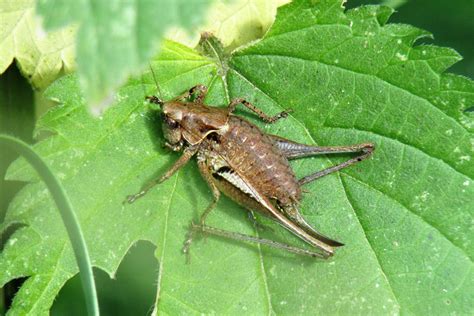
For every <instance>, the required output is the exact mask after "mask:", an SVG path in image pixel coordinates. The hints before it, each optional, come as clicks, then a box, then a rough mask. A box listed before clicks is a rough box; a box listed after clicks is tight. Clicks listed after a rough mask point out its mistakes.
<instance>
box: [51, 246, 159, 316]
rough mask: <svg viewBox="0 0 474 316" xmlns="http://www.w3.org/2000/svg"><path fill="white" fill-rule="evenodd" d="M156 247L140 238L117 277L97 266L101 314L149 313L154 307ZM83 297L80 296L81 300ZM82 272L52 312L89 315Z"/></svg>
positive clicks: (156, 270)
mask: <svg viewBox="0 0 474 316" xmlns="http://www.w3.org/2000/svg"><path fill="white" fill-rule="evenodd" d="M155 249H156V247H155V246H154V245H153V244H152V243H150V242H147V241H139V242H137V243H136V244H135V245H134V246H132V247H131V248H130V250H129V251H128V253H127V254H126V255H125V257H124V259H123V261H122V263H121V264H120V266H119V268H118V271H117V274H116V275H115V279H111V278H110V277H109V275H108V274H107V273H106V272H104V271H102V270H100V269H97V268H94V276H95V280H96V286H97V293H98V296H99V297H98V299H99V307H100V313H101V314H102V315H149V314H150V313H151V311H152V309H153V303H154V300H155V293H156V280H157V277H158V261H157V260H156V258H155V256H154V252H155ZM79 297H80V299H79ZM86 314H87V310H86V305H85V301H84V295H83V294H82V287H81V282H80V278H79V275H78V274H77V275H75V276H74V277H73V278H72V279H70V280H69V281H68V282H66V284H65V285H64V287H63V288H62V290H61V291H60V292H59V295H58V297H57V298H56V300H55V302H54V305H53V307H52V308H51V315H86Z"/></svg>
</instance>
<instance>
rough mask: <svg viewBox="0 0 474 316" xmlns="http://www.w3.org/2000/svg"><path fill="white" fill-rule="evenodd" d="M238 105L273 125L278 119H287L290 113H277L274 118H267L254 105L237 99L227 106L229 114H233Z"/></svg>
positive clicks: (267, 116)
mask: <svg viewBox="0 0 474 316" xmlns="http://www.w3.org/2000/svg"><path fill="white" fill-rule="evenodd" d="M239 104H242V105H244V106H245V107H246V108H247V109H249V110H251V111H252V112H254V113H255V114H257V115H258V117H259V118H261V119H262V120H264V121H265V122H267V123H275V122H276V121H278V120H279V119H281V118H285V117H287V116H288V113H289V112H290V111H283V112H280V113H278V114H276V115H274V116H269V115H267V114H265V112H263V111H262V110H260V109H259V108H257V107H256V106H255V105H253V104H252V103H250V102H248V101H246V100H245V99H243V98H237V99H234V100H232V102H230V103H229V105H228V109H229V113H232V112H234V110H235V108H236V107H237V105H239Z"/></svg>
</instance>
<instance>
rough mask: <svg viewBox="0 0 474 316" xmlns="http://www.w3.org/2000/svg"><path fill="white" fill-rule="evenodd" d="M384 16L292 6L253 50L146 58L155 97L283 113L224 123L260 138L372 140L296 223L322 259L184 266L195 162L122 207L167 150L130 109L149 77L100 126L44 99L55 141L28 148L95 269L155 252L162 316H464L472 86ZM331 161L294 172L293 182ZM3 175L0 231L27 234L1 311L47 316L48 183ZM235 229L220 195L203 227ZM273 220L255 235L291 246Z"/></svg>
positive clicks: (243, 248)
mask: <svg viewBox="0 0 474 316" xmlns="http://www.w3.org/2000/svg"><path fill="white" fill-rule="evenodd" d="M391 13H392V11H391V10H390V9H388V8H386V7H377V6H370V7H362V8H359V9H355V10H351V11H348V12H346V13H344V12H343V8H342V7H341V1H336V0H325V1H318V2H316V3H315V4H313V2H312V1H302V0H301V1H295V2H294V3H292V4H290V5H287V6H284V7H281V8H280V9H279V11H278V15H277V19H276V21H275V23H274V25H273V26H272V28H271V29H270V31H269V32H268V33H267V34H266V36H265V37H264V38H263V39H262V40H261V41H259V42H257V43H255V44H254V45H252V46H249V47H247V48H244V49H241V50H238V51H237V52H236V53H234V55H232V56H212V55H211V56H209V57H203V56H201V55H199V54H198V53H196V52H194V51H193V50H191V49H188V48H186V47H184V46H181V45H179V44H175V43H172V42H166V43H165V44H164V46H163V48H162V52H161V54H160V56H158V58H156V59H155V60H154V61H153V63H152V66H153V68H154V73H155V74H156V78H157V81H158V82H159V83H160V88H161V90H162V91H163V93H164V97H165V98H171V97H173V96H176V95H178V94H179V93H181V92H183V91H185V90H186V89H188V88H189V87H191V86H193V85H195V84H197V83H202V84H206V85H208V86H209V94H208V97H207V98H206V103H208V104H212V105H220V106H222V105H224V104H227V103H228V101H229V99H231V98H235V97H245V98H246V99H247V100H249V101H251V102H253V103H254V104H256V105H258V107H259V108H261V109H262V110H264V111H265V112H266V113H269V114H274V113H277V112H279V111H281V110H282V109H288V108H290V109H292V110H293V112H292V115H291V116H290V117H289V118H288V119H286V120H284V121H279V122H278V123H276V124H274V125H264V124H262V123H261V122H258V121H257V120H255V119H254V117H253V116H252V115H250V114H248V113H247V112H246V111H245V110H241V111H240V112H239V111H238V113H239V114H240V115H244V116H246V117H248V118H250V119H251V120H253V121H254V122H256V123H257V124H258V125H259V126H261V127H262V129H263V130H264V131H266V132H269V133H274V134H278V135H280V136H283V137H288V138H290V139H293V140H296V141H301V142H306V143H316V144H320V145H344V144H352V143H360V142H367V141H371V142H374V143H375V144H376V145H377V149H376V152H375V154H374V156H373V159H371V160H369V161H365V162H363V163H361V164H359V165H357V166H356V167H352V168H349V169H347V170H344V171H342V172H340V173H338V174H333V175H330V176H327V177H325V178H323V179H321V180H319V181H317V182H315V183H312V184H310V185H308V186H306V187H305V189H307V190H308V191H309V193H306V194H305V196H304V199H303V201H302V203H301V209H302V212H303V214H304V216H305V217H306V218H307V219H308V221H309V222H310V223H312V224H313V225H314V226H315V227H317V228H318V229H319V230H321V231H322V232H324V233H325V234H327V235H329V236H331V237H333V238H335V239H337V240H341V241H342V242H344V243H345V244H346V246H344V247H342V248H340V249H339V250H338V251H337V253H336V255H335V256H334V257H333V258H331V259H330V260H328V261H318V260H314V259H311V258H305V257H298V256H295V255H291V254H286V253H282V252H281V251H277V250H274V249H268V248H265V247H263V246H262V247H259V246H255V245H242V244H239V243H234V242H229V241H227V240H222V239H216V238H211V237H209V238H207V239H206V242H204V241H203V240H196V241H195V242H194V244H193V245H192V248H191V264H189V265H187V264H186V263H185V262H186V260H185V256H184V255H183V254H182V253H181V248H182V245H183V242H184V240H185V235H186V232H187V228H188V225H189V223H190V221H191V220H193V219H194V220H196V219H197V218H198V217H199V214H201V213H202V211H203V210H204V209H205V207H206V206H207V205H208V203H209V202H210V201H211V193H210V192H209V189H208V188H207V186H206V184H205V182H204V181H203V180H202V179H201V177H200V176H199V173H198V171H197V168H196V166H195V163H194V162H192V163H189V164H188V165H187V166H186V167H184V168H183V169H182V170H180V171H179V172H178V174H177V175H175V176H174V177H172V178H171V179H170V180H168V181H166V182H165V183H163V184H161V185H160V186H158V187H156V188H155V189H154V190H152V192H150V193H149V194H148V195H147V196H146V197H144V198H143V199H141V200H139V201H137V202H136V203H135V204H132V205H127V206H123V205H122V201H123V200H124V199H125V197H126V195H128V194H131V193H134V192H136V191H137V190H139V188H140V187H141V186H142V185H143V184H144V183H146V182H147V181H148V180H150V179H151V178H153V177H154V176H156V175H157V174H161V173H162V172H163V171H164V170H166V168H168V167H169V166H170V165H171V164H172V162H173V161H175V160H176V159H177V157H178V155H179V154H177V153H170V152H168V151H166V150H164V149H163V148H162V147H161V142H162V140H163V137H162V134H161V131H160V122H159V118H158V117H156V115H155V114H153V112H150V111H147V104H146V102H144V95H146V94H150V93H153V91H156V88H155V85H154V81H153V76H152V75H151V74H150V73H147V74H145V75H144V76H143V78H142V79H135V80H132V81H130V82H129V83H128V84H127V85H126V86H125V87H123V88H122V89H121V90H120V91H119V93H118V94H117V96H116V97H115V102H116V106H114V107H112V108H111V109H109V110H108V111H107V112H106V113H105V114H104V115H103V117H100V118H96V119H94V118H91V117H90V116H88V114H87V111H86V110H85V109H84V107H83V103H84V100H83V98H82V96H81V94H80V92H79V91H80V90H79V88H78V83H77V79H76V78H75V77H73V76H70V77H66V78H63V79H61V80H60V81H58V82H57V83H56V84H54V85H53V86H52V87H51V88H50V89H49V90H48V95H49V97H51V98H53V99H55V100H58V101H59V102H60V103H61V105H59V106H57V107H55V108H54V109H52V110H51V111H50V112H48V113H47V114H46V115H45V116H44V117H43V118H42V119H41V120H40V121H39V123H38V126H37V129H38V130H49V131H51V132H53V133H54V134H55V135H54V136H52V137H50V138H48V139H45V140H43V141H41V142H40V143H38V144H37V145H36V147H35V149H36V150H37V151H38V152H39V153H40V154H41V155H42V156H43V157H47V160H48V164H49V165H51V166H52V168H53V169H54V170H56V172H57V174H58V176H59V177H60V178H61V182H62V183H63V184H64V186H65V188H66V191H67V192H68V194H69V195H70V197H71V202H72V203H73V205H74V207H75V208H76V209H77V210H78V212H79V214H78V215H79V219H80V222H81V226H82V227H83V228H84V234H85V236H86V239H87V242H88V246H89V247H90V253H91V258H92V261H93V265H94V266H97V267H99V268H101V269H103V270H105V271H107V272H108V273H109V274H110V275H112V276H113V275H114V273H115V271H116V270H117V267H118V265H119V264H120V261H121V259H122V258H123V256H124V255H125V253H126V252H127V250H128V249H129V248H130V247H131V245H133V244H134V243H135V242H136V241H137V240H150V241H152V242H154V243H155V244H156V245H157V251H156V256H157V258H158V260H159V267H158V269H159V277H158V280H155V281H150V282H156V284H157V299H156V307H155V308H156V311H157V312H159V313H160V314H177V313H181V314H184V313H186V314H200V313H206V314H208V313H209V314H210V313H215V314H242V313H248V314H262V313H267V314H269V313H272V314H273V313H276V314H295V313H299V314H315V313H318V314H353V313H358V314H398V313H405V314H407V313H409V314H428V313H430V312H436V313H439V314H451V313H452V314H471V313H472V312H473V311H474V305H473V303H472V299H471V296H472V295H471V293H472V292H473V291H474V289H473V284H474V282H473V281H474V274H473V269H472V268H473V262H472V260H473V257H474V243H473V232H472V227H473V226H472V210H473V209H474V183H473V176H474V165H473V164H472V156H473V152H474V135H473V120H472V118H470V117H468V116H467V115H466V113H465V112H464V109H466V108H468V107H469V106H471V105H472V104H473V103H474V84H473V82H472V81H470V80H468V79H466V78H463V77H457V76H454V75H449V74H444V73H443V71H444V70H445V69H446V68H448V67H449V66H450V65H451V64H453V63H454V62H456V61H457V60H458V59H459V56H458V55H457V54H456V53H455V52H454V51H452V50H449V49H445V48H438V47H434V46H413V45H414V42H415V41H416V39H418V38H420V37H423V36H427V35H428V34H427V33H426V32H424V31H421V30H418V29H415V28H413V27H411V26H408V25H393V24H385V23H386V21H387V19H388V18H389V16H390V14H391ZM209 43H211V41H210V42H209ZM206 51H209V50H206ZM215 51H218V50H217V49H216V50H215ZM216 61H219V62H216ZM223 62H227V64H226V65H222V63H223ZM223 66H224V67H223ZM342 159H343V158H342V157H338V158H335V157H327V158H324V157H318V158H312V159H301V160H297V161H294V162H293V163H292V165H293V167H294V169H295V172H296V173H297V174H298V176H303V175H305V174H308V173H309V172H311V171H313V170H314V171H316V170H320V169H322V168H324V167H327V166H329V165H333V164H335V163H337V162H339V161H341V160H342ZM8 177H9V178H10V179H19V180H24V181H31V183H30V184H29V185H28V186H26V187H25V189H24V190H22V191H21V192H20V193H19V195H18V196H17V197H16V199H15V200H14V201H13V203H12V205H11V206H10V209H9V212H8V214H7V218H6V220H5V223H4V224H3V227H4V228H6V227H8V226H10V225H11V224H12V223H17V222H21V223H25V224H27V225H28V226H27V227H23V228H20V229H19V230H17V231H16V232H15V233H14V234H13V235H12V236H11V238H10V239H9V241H8V242H7V244H6V246H5V249H4V251H3V252H2V254H1V256H0V271H3V273H2V272H0V284H4V283H5V282H7V281H9V280H11V279H14V278H18V277H20V276H28V277H29V278H28V280H27V281H26V282H25V284H24V285H23V286H22V287H21V289H20V290H19V292H18V294H17V296H16V297H15V300H14V303H13V307H12V309H11V313H12V314H23V313H32V314H41V313H47V311H48V309H49V307H50V305H51V303H52V301H53V299H54V297H55V295H56V294H57V293H58V291H59V289H60V288H61V287H62V286H63V284H64V283H65V282H66V281H67V280H68V279H70V278H71V277H72V276H73V275H74V274H75V273H76V272H77V267H76V266H75V264H74V259H73V255H72V251H71V249H70V247H69V246H68V244H67V242H66V240H67V239H66V238H67V237H66V235H65V232H64V230H63V229H62V227H61V225H60V224H59V218H58V215H57V214H56V212H55V210H54V207H53V205H52V201H51V200H50V199H49V197H48V195H47V193H46V192H45V188H44V186H43V185H42V184H41V183H39V182H38V181H37V179H36V178H35V176H34V174H33V173H32V172H31V170H30V169H28V167H27V166H26V165H25V164H24V163H23V162H21V161H18V162H17V163H15V164H14V165H13V166H12V167H11V169H10V170H9V174H8ZM246 218H247V214H246V212H245V211H244V210H243V209H242V208H241V207H240V206H238V205H237V204H235V203H234V202H232V201H230V200H229V199H227V198H223V199H222V200H221V201H220V202H219V205H218V207H217V209H216V210H215V211H214V212H213V213H211V214H210V216H209V220H208V224H209V225H212V226H217V227H220V228H224V229H228V230H233V231H238V232H241V233H248V234H257V232H255V231H254V229H253V226H252V224H251V223H249V221H248V220H247V219H246ZM270 226H271V229H266V230H265V231H263V232H260V231H259V232H258V234H259V235H260V236H262V237H265V238H271V239H276V240H279V241H284V242H288V243H293V244H296V245H301V243H300V242H299V241H298V240H297V239H296V238H295V237H294V236H291V235H290V234H289V233H287V232H286V231H284V230H283V229H281V228H280V227H278V225H274V224H272V225H270Z"/></svg>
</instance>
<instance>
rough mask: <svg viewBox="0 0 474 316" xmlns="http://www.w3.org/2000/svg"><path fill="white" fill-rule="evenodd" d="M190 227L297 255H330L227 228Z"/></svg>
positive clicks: (317, 256) (319, 256) (325, 257)
mask: <svg viewBox="0 0 474 316" xmlns="http://www.w3.org/2000/svg"><path fill="white" fill-rule="evenodd" d="M191 227H192V229H193V230H195V231H200V232H202V233H207V234H211V235H215V236H220V237H224V238H228V239H232V240H237V241H240V242H249V243H256V244H262V245H266V246H269V247H272V248H277V249H281V250H285V251H288V252H291V253H295V254H298V255H305V256H310V257H313V258H323V259H327V258H328V257H330V254H326V253H324V254H323V253H319V252H314V251H311V250H307V249H303V248H298V247H295V246H291V245H287V244H284V243H280V242H277V241H274V240H270V239H264V238H259V237H254V236H250V235H245V234H240V233H236V232H230V231H227V230H222V229H219V228H215V227H211V226H206V225H197V224H194V223H192V224H191Z"/></svg>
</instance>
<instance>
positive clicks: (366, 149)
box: [298, 143, 374, 186]
mask: <svg viewBox="0 0 474 316" xmlns="http://www.w3.org/2000/svg"><path fill="white" fill-rule="evenodd" d="M322 148H325V150H333V151H327V152H326V153H352V152H360V153H362V154H361V155H359V156H357V157H354V158H351V159H349V160H346V161H344V162H342V163H340V164H338V165H335V166H332V167H329V168H326V169H324V170H321V171H318V172H316V173H313V174H310V175H308V176H306V177H303V178H301V179H300V180H298V184H299V185H300V186H301V185H304V184H306V183H309V182H312V181H314V180H316V179H319V178H321V177H324V176H326V175H328V174H330V173H333V172H336V171H339V170H341V169H343V168H346V167H349V166H352V165H354V164H356V163H359V162H361V161H362V160H365V159H367V158H368V157H370V155H372V152H373V151H374V145H373V144H370V143H367V144H359V145H353V146H338V147H322Z"/></svg>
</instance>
